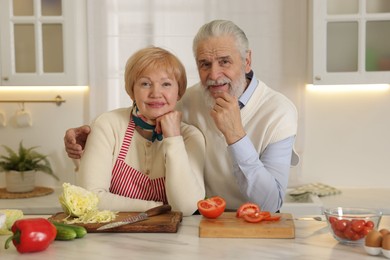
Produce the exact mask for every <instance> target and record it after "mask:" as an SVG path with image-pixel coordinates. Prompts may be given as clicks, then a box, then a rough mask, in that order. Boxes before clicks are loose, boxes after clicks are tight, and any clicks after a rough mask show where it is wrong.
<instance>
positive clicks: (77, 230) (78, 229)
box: [51, 221, 87, 238]
mask: <svg viewBox="0 0 390 260" xmlns="http://www.w3.org/2000/svg"><path fill="white" fill-rule="evenodd" d="M51 223H53V224H54V226H56V228H57V231H58V228H68V229H71V230H73V231H74V232H75V233H76V238H83V237H85V235H86V234H87V230H86V229H85V227H82V226H77V225H70V224H65V223H59V222H54V221H52V222H51Z"/></svg>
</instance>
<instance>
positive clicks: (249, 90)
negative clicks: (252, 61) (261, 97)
mask: <svg viewBox="0 0 390 260" xmlns="http://www.w3.org/2000/svg"><path fill="white" fill-rule="evenodd" d="M246 78H247V79H250V83H249V85H248V87H247V88H246V90H245V91H244V93H242V95H241V96H240V98H239V99H238V104H239V106H240V108H243V107H244V106H246V104H247V103H248V101H249V99H250V98H251V96H252V94H253V92H254V91H255V89H256V87H257V85H258V84H257V79H256V76H255V75H254V73H253V71H252V70H251V71H250V72H249V73H248V74H246Z"/></svg>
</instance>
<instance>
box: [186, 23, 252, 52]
mask: <svg viewBox="0 0 390 260" xmlns="http://www.w3.org/2000/svg"><path fill="white" fill-rule="evenodd" d="M215 36H217V37H218V36H232V37H233V38H234V40H235V42H236V44H237V48H238V49H239V51H240V53H241V57H242V59H243V60H245V57H246V53H247V52H248V51H249V42H248V38H247V37H246V35H245V33H244V31H243V30H241V28H240V27H238V26H237V25H236V24H234V23H233V22H231V21H228V20H214V21H211V22H209V23H206V24H205V25H203V26H202V27H200V29H199V31H198V33H197V34H196V35H195V38H194V41H193V43H192V51H193V53H194V57H195V58H196V50H197V49H198V44H199V43H200V42H201V41H203V40H206V39H208V38H210V37H215Z"/></svg>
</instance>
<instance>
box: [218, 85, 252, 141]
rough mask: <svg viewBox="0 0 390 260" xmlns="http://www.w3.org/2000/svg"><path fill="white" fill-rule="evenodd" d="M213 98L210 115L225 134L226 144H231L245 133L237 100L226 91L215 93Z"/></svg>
mask: <svg viewBox="0 0 390 260" xmlns="http://www.w3.org/2000/svg"><path fill="white" fill-rule="evenodd" d="M214 98H215V105H214V107H213V109H211V111H210V115H211V117H212V118H213V120H214V122H215V124H216V126H217V128H218V129H219V130H220V131H221V132H222V134H223V135H224V136H225V139H226V142H227V144H229V145H230V144H233V143H235V142H237V141H238V140H240V139H241V138H243V137H244V136H245V135H246V133H245V130H244V128H243V126H242V122H241V114H240V107H239V106H238V100H237V98H236V97H233V96H231V95H230V94H228V93H226V92H219V93H215V96H214Z"/></svg>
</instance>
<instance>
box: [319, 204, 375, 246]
mask: <svg viewBox="0 0 390 260" xmlns="http://www.w3.org/2000/svg"><path fill="white" fill-rule="evenodd" d="M324 214H325V216H326V221H327V223H328V227H329V230H330V232H331V233H332V235H333V237H334V238H335V239H336V240H337V241H339V242H341V243H343V244H360V243H363V242H364V238H365V237H366V235H367V234H368V233H369V232H370V231H371V230H373V229H377V228H378V226H379V223H380V221H381V218H382V212H381V211H379V210H376V209H367V208H344V207H336V208H328V209H325V210H324Z"/></svg>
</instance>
